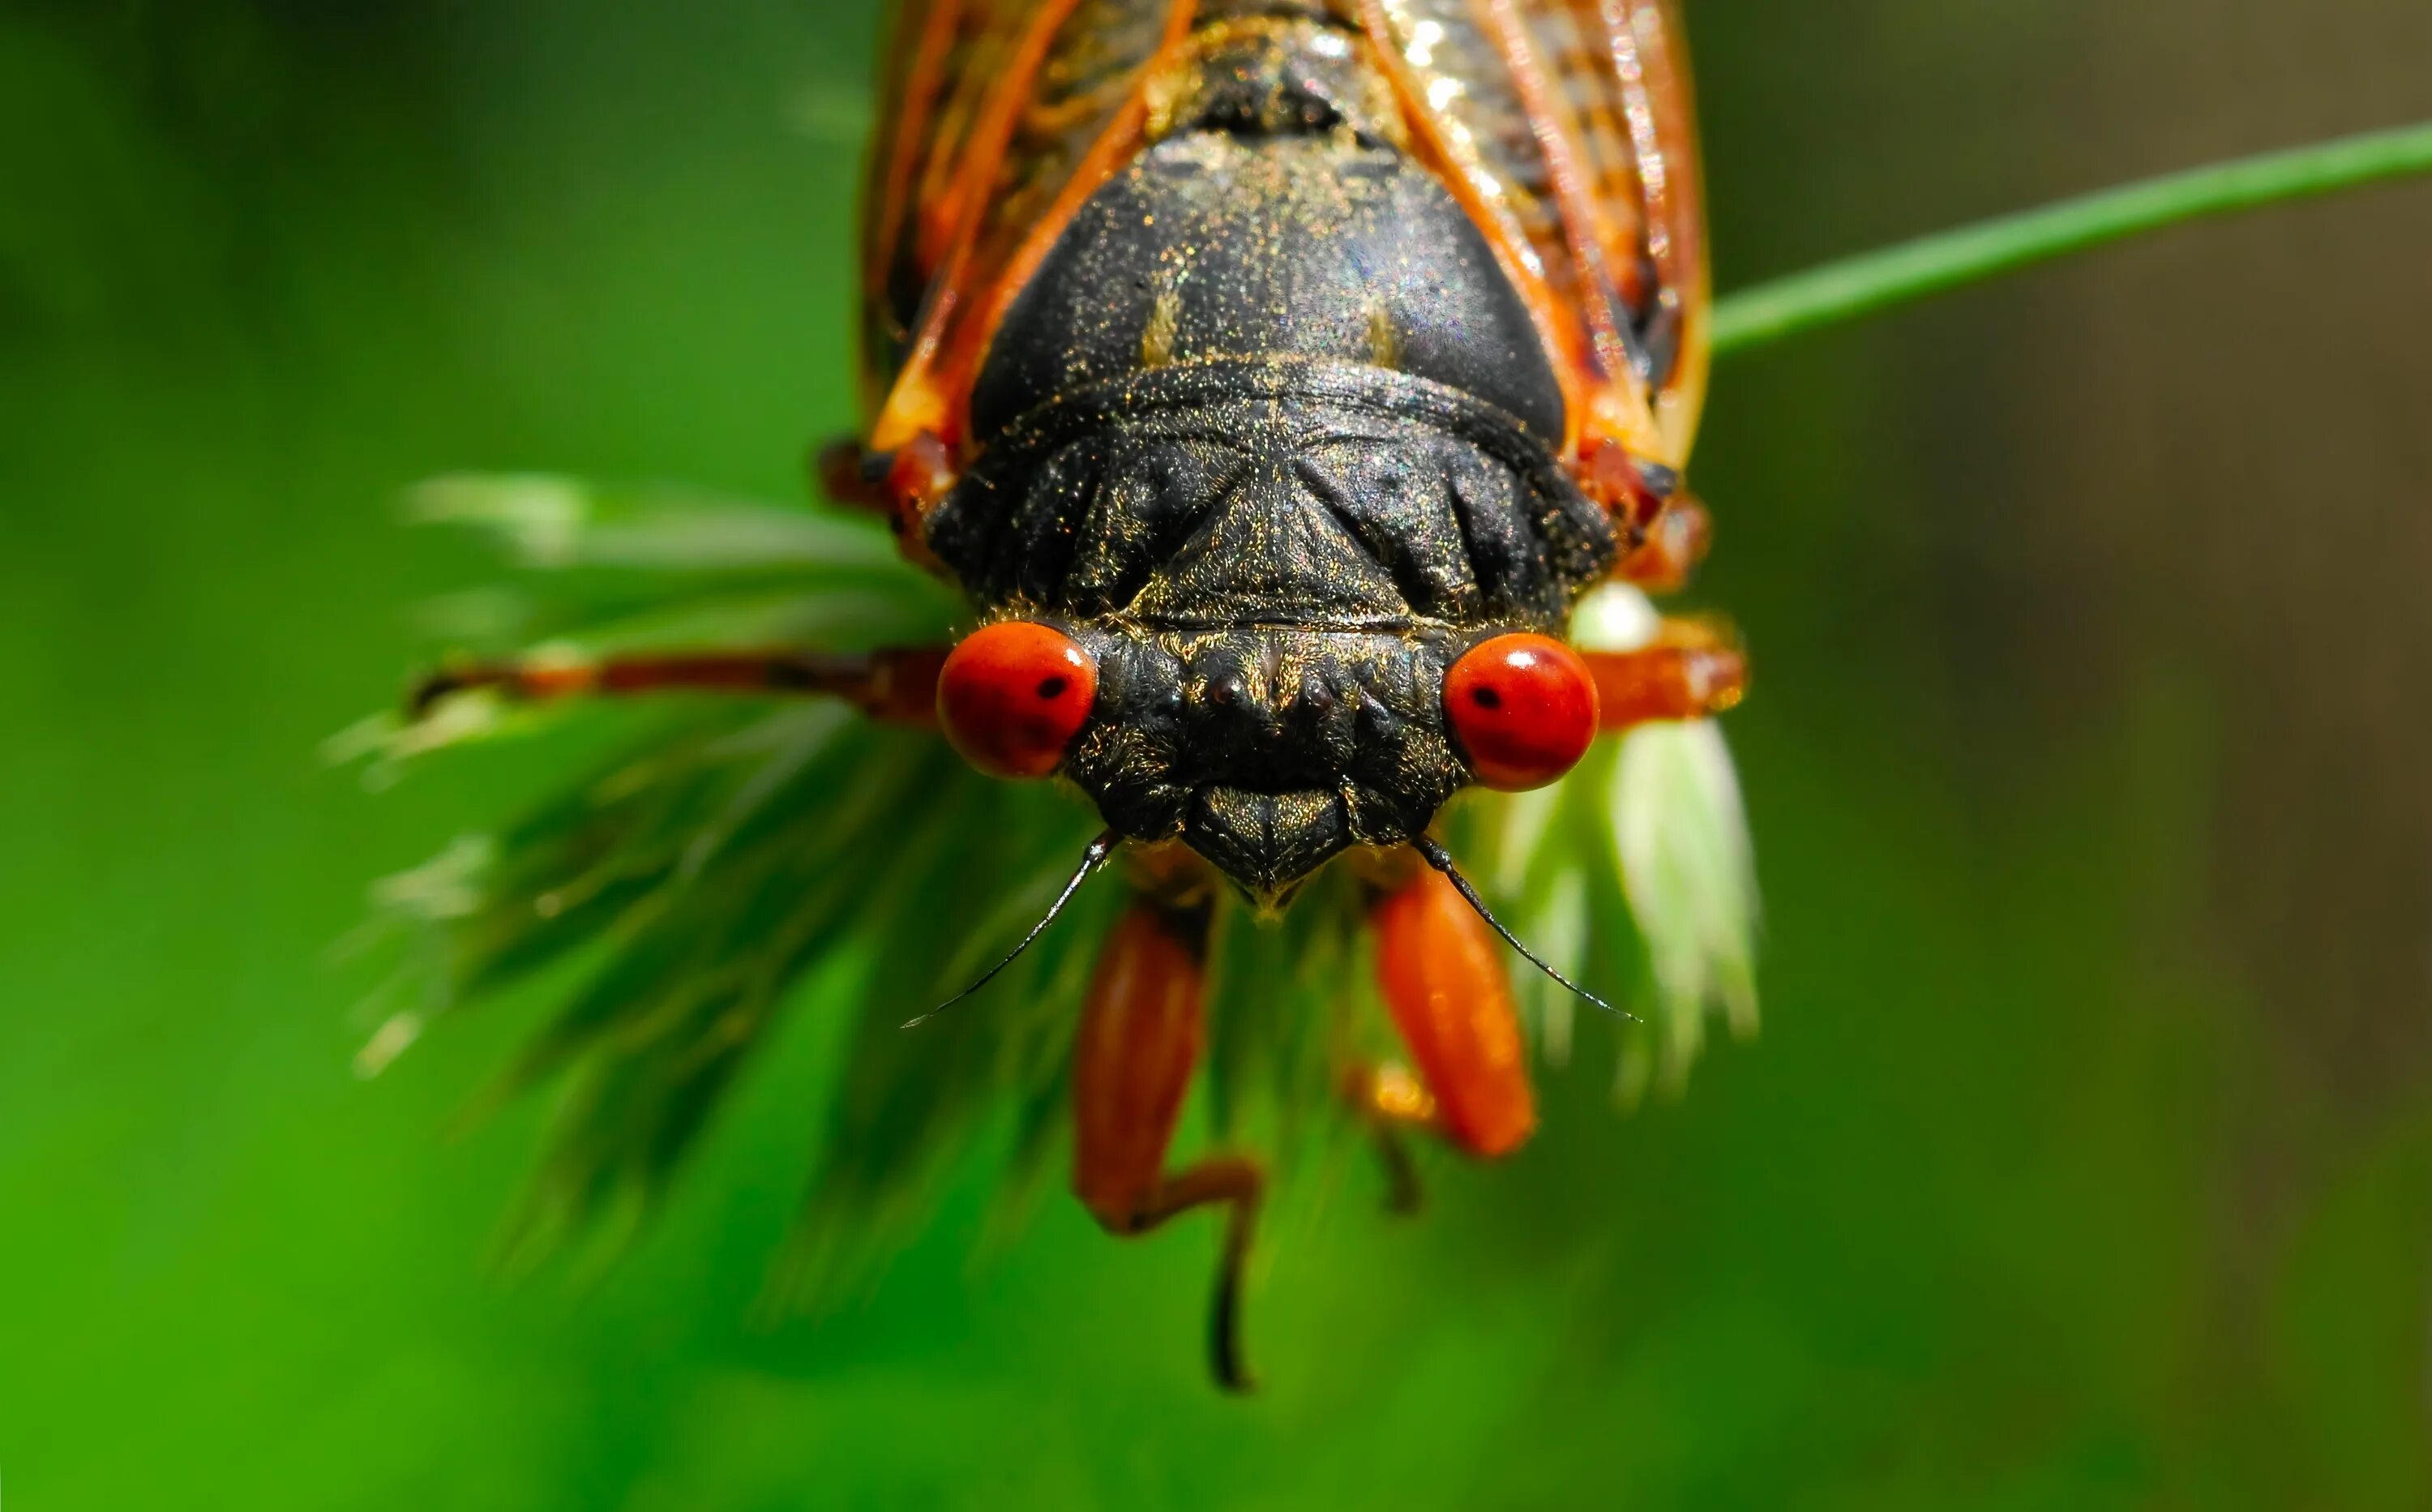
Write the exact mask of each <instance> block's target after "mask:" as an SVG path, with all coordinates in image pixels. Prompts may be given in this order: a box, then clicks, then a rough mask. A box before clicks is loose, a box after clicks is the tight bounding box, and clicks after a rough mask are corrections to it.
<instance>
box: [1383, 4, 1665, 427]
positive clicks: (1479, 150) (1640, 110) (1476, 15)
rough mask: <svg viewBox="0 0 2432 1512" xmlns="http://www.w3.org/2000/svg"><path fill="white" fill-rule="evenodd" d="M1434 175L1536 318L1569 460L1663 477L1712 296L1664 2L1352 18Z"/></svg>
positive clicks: (1404, 7) (1450, 8)
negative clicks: (1566, 423)
mask: <svg viewBox="0 0 2432 1512" xmlns="http://www.w3.org/2000/svg"><path fill="white" fill-rule="evenodd" d="M1358 5H1359V8H1360V15H1361V19H1362V23H1363V25H1365V27H1366V29H1367V30H1368V32H1369V33H1370V35H1371V37H1372V38H1373V39H1374V40H1375V41H1376V43H1377V46H1378V50H1379V52H1380V54H1381V55H1382V56H1383V59H1384V61H1385V64H1386V66H1387V69H1388V71H1389V72H1390V73H1391V74H1392V75H1393V81H1394V83H1395V85H1396V87H1397V89H1398V90H1399V91H1400V93H1402V95H1403V100H1404V107H1405V110H1406V111H1407V112H1408V113H1409V114H1410V117H1411V119H1412V122H1413V126H1414V127H1415V134H1416V136H1417V137H1418V139H1419V143H1418V144H1419V145H1420V147H1421V148H1422V149H1423V150H1425V151H1427V152H1428V153H1429V154H1430V155H1431V156H1432V157H1434V158H1435V159H1436V160H1438V162H1439V166H1440V168H1441V169H1442V171H1444V173H1445V174H1446V176H1447V178H1449V179H1451V180H1452V187H1453V188H1454V189H1455V191H1456V192H1457V193H1459V194H1460V195H1461V197H1462V199H1463V202H1464V203H1465V204H1466V205H1467V206H1468V207H1469V209H1470V211H1471V212H1472V214H1473V215H1474V216H1476V218H1477V219H1478V222H1479V224H1480V225H1481V227H1482V228H1483V229H1485V230H1486V232H1487V233H1488V235H1489V236H1490V238H1492V239H1493V240H1495V242H1496V243H1497V245H1498V246H1499V248H1500V250H1501V251H1502V252H1503V254H1504V258H1505V265H1506V267H1507V269H1508V270H1510V271H1511V272H1512V274H1513V277H1514V280H1515V281H1516V282H1517V283H1518V284H1519V285H1520V288H1521V292H1522V294H1523V295H1524V296H1525V297H1528V300H1529V302H1530V303H1531V304H1532V305H1533V306H1534V307H1536V309H1537V311H1538V314H1539V322H1540V325H1541V327H1542V328H1543V329H1544V330H1545V332H1546V335H1547V340H1548V344H1549V346H1550V347H1551V348H1553V355H1554V356H1555V358H1556V361H1557V364H1558V365H1559V366H1561V367H1562V370H1563V372H1564V376H1565V381H1566V386H1567V387H1568V388H1569V390H1570V398H1571V399H1572V401H1573V402H1572V405H1571V409H1572V416H1573V417H1572V427H1573V430H1574V432H1575V433H1574V435H1573V436H1572V437H1571V440H1572V441H1573V442H1574V444H1584V443H1588V442H1593V441H1594V440H1596V439H1612V440H1615V441H1618V442H1620V443H1621V444H1622V445H1624V446H1625V447H1627V448H1628V449H1629V450H1630V451H1631V452H1632V453H1633V454H1635V455H1637V456H1639V457H1641V458H1643V459H1646V460H1648V461H1653V462H1659V463H1662V464H1664V465H1665V466H1668V467H1675V468H1677V467H1680V466H1681V465H1682V464H1683V463H1684V462H1685V461H1686V460H1687V455H1688V451H1689V446H1690V442H1691V440H1692V438H1693V436H1694V435H1695V433H1696V430H1697V414H1698V411H1699V409H1700V407H1701V405H1702V403H1703V399H1704V394H1705V386H1706V369H1707V362H1708V349H1709V334H1708V323H1709V322H1708V306H1709V302H1710V293H1709V282H1708V276H1707V271H1706V237H1705V220H1704V207H1703V202H1702V198H1701V195H1700V188H1701V184H1700V179H1701V174H1700V171H1699V166H1698V161H1697V127H1696V112H1695V110H1694V109H1693V106H1692V100H1691V93H1690V86H1689V72H1688V54H1687V49H1686V44H1685V42H1684V40H1683V37H1682V33H1681V29H1680V17H1679V13H1678V11H1677V9H1676V8H1675V7H1674V5H1673V4H1672V3H1671V0H1358Z"/></svg>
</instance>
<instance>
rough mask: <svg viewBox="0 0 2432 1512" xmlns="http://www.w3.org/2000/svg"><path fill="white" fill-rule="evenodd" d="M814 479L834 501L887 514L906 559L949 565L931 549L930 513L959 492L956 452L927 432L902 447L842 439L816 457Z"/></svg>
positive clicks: (930, 567)
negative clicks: (872, 446) (878, 446)
mask: <svg viewBox="0 0 2432 1512" xmlns="http://www.w3.org/2000/svg"><path fill="white" fill-rule="evenodd" d="M811 472H812V480H813V482H814V483H815V484H817V485H818V487H819V493H820V494H821V495H822V496H823V497H824V498H826V499H827V501H829V502H831V503H836V504H843V505H845V506H847V507H849V508H853V509H866V510H868V511H870V513H872V514H875V515H880V516H883V517H885V518H886V520H887V525H888V527H889V528H890V529H892V530H893V531H894V532H895V543H896V546H897V547H898V548H899V549H900V550H901V551H902V552H904V559H905V560H906V561H909V562H911V563H912V564H913V565H914V566H916V567H919V568H921V569H925V570H927V571H931V572H940V571H943V570H944V569H943V565H942V564H941V563H939V562H938V560H937V556H936V554H935V553H933V552H931V551H930V550H929V515H930V513H931V511H933V510H935V509H936V508H937V505H938V504H939V503H940V502H941V501H944V499H945V497H946V495H948V494H950V493H952V492H954V481H955V471H954V454H953V453H952V451H950V450H948V449H947V447H946V444H945V443H944V442H942V441H940V440H938V439H937V437H936V436H935V435H932V434H929V433H922V434H920V436H918V437H917V438H915V439H914V440H913V441H912V442H911V444H910V445H908V446H905V447H904V449H903V450H898V451H872V450H870V449H869V448H868V447H866V446H864V445H862V444H861V443H860V442H859V441H852V440H847V441H836V442H832V443H830V444H829V445H827V446H825V447H822V448H820V449H819V450H818V451H817V452H816V453H814V454H813V456H812V460H811Z"/></svg>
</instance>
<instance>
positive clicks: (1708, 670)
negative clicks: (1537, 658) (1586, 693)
mask: <svg viewBox="0 0 2432 1512" xmlns="http://www.w3.org/2000/svg"><path fill="white" fill-rule="evenodd" d="M1579 658H1580V659H1581V660H1582V661H1585V662H1586V663H1587V664H1588V672H1589V675H1591V676H1593V677H1594V678H1595V679H1596V705H1597V709H1598V714H1597V724H1598V727H1599V728H1601V729H1602V730H1604V731H1605V732H1606V733H1607V734H1611V733H1613V732H1615V731H1620V730H1627V729H1630V728H1631V727H1633V726H1635V725H1640V724H1647V723H1650V722H1655V721H1659V720H1695V719H1703V718H1705V717H1706V716H1707V715H1709V714H1720V713H1722V712H1723V711H1724V710H1726V709H1729V708H1731V707H1734V706H1735V705H1738V703H1739V701H1740V699H1741V697H1742V696H1743V695H1744V694H1745V693H1746V692H1747V691H1748V657H1747V656H1746V655H1745V654H1743V653H1742V652H1741V651H1740V650H1739V648H1738V647H1737V646H1735V645H1733V644H1731V641H1730V640H1729V639H1728V638H1726V637H1724V636H1722V635H1721V634H1719V633H1717V632H1716V631H1714V629H1712V628H1710V627H1708V626H1705V625H1701V624H1698V623H1697V622H1695V621H1693V620H1664V629H1663V631H1662V634H1661V635H1660V637H1658V639H1657V640H1656V642H1655V643H1654V644H1653V645H1650V646H1644V647H1641V648H1640V649H1638V650H1636V651H1582V652H1580V653H1579Z"/></svg>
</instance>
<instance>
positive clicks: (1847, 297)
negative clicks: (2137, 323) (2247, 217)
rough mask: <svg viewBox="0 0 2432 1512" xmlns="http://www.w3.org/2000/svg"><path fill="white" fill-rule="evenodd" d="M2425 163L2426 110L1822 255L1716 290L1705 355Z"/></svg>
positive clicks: (2430, 126)
mask: <svg viewBox="0 0 2432 1512" xmlns="http://www.w3.org/2000/svg"><path fill="white" fill-rule="evenodd" d="M2427 172H2432V122H2424V123H2421V124H2418V125H2415V126H2408V127H2397V128H2395V129H2392V130H2388V131H2374V132H2369V133H2366V134H2365V135H2362V136H2352V137H2340V138H2339V139H2337V140H2335V141H2330V142H2322V143H2317V144H2313V145H2311V146H2305V147H2294V148H2291V149H2289V150H2288V151H2285V152H2272V153H2266V154H2264V155H2263V156H2261V157H2255V158H2241V159H2238V161H2234V162H2222V163H2215V164H2213V165H2212V166H2210V167H2204V168H2196V169H2191V170H2189V171H2187V172H2186V173H2176V174H2169V175H2166V176H2164V177H2162V178H2148V179H2146V180H2144V181H2142V182H2140V183H2133V184H2123V185H2121V186H2120V187H2119V188H2117V189H2106V190H2103V191H2101V192H2100V193H2097V194H2091V195H2082V196H2080V197H2078V198H2075V199H2065V200H2062V201H2061V202H2060V203H2058V204H2055V205H2047V206H2045V207H2043V208H2041V209H2039V210H2029V211H2021V212H2018V213H2016V214H2011V215H2003V216H2000V217H1998V218H1996V219H1993V220H1988V221H1983V222H1980V223H1978V224H1976V225H1974V226H1963V227H1961V228H1959V229H1956V230H1950V231H1943V232H1941V233H1939V234H1936V235H1933V236H1928V237H1924V238H1921V239H1919V240H1917V241H1914V242H1908V243H1904V244H1902V245H1900V246H1890V247H1885V248H1883V250H1881V251H1877V252H1867V253H1863V254H1861V255H1859V256H1857V257H1852V258H1847V259H1844V260H1842V261H1840V262H1837V263H1826V264H1824V265H1823V266H1822V267H1819V268H1813V269H1810V270H1809V271H1807V272H1805V273H1797V274H1793V275H1791V276H1790V277H1788V278H1785V279H1778V280H1774V281H1773V282H1770V283H1761V284H1758V285H1757V286H1756V287H1755V288H1752V289H1746V290H1742V291H1741V292H1739V293H1737V294H1733V295H1729V296H1726V297H1723V298H1722V299H1720V300H1718V301H1716V304H1715V308H1714V351H1715V354H1716V355H1717V356H1720V355H1723V354H1726V353H1730V352H1734V351H1743V350H1746V349H1748V348H1754V347H1763V346H1765V345H1768V344H1770V343H1772V342H1777V341H1781V340H1783V339H1784V338H1786V337H1790V336H1795V335H1798V334H1799V333H1800V332H1801V331H1813V330H1816V328H1818V327H1821V326H1830V325H1836V324H1839V323H1840V322H1842V321H1845V320H1854V319H1856V318H1857V317H1859V316H1860V315H1865V314H1872V313H1873V312H1875V311H1877V310H1882V309H1885V308H1887V307H1889V306H1892V305H1896V304H1904V303H1906V302H1908V301H1909V300H1912V299H1921V298H1923V297H1926V296H1927V295H1931V294H1938V293H1940V292H1942V291H1943V290H1945V289H1953V288H1957V287H1959V286H1960V285H1962V284H1968V283H1974V282H1978V281H1980V280H1984V279H1989V278H1992V277H1994V276H1996V275H1998V274H2002V273H2008V272H2012V271H2014V270H2016V269H2018V268H2022V267H2028V266H2031V265H2033V264H2035V263H2042V262H2047V261H2049V260H2051V259H2052V258H2057V257H2066V256H2068V255H2069V254H2070V253H2072V252H2083V251H2086V250H2087V249H2089V248H2091V247H2096V246H2103V245H2104V244H2106V243H2109V242H2116V241H2120V240H2121V239H2123V238H2126V237H2130V236H2136V235H2139V234H2141V233H2143V232H2146V231H2152V230H2158V229H2162V228H2163V227H2166V226H2175V225H2177V224H2179V223H2180V222H2182V221H2189V220H2196V219H2200V218H2202V217H2204V216H2207V215H2222V214H2228V213H2231V212H2237V211H2241V210H2255V209H2259V208H2261V207H2263V206H2266V205H2275V204H2279V203H2282V202H2283V201H2287V200H2294V199H2305V198H2310V197H2312V196H2314V195H2327V194H2332V193H2335V192H2337V191H2339V190H2342V189H2353V188H2356V187H2358V186H2361V185H2364V184H2370V183H2376V182H2379V181H2381V180H2383V179H2387V178H2403V177H2405V176H2407V175H2409V174H2420V173H2427Z"/></svg>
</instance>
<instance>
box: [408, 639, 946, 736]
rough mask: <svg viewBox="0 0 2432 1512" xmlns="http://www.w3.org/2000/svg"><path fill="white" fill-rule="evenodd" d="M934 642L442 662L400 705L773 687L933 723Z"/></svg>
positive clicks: (418, 711) (941, 654)
mask: <svg viewBox="0 0 2432 1512" xmlns="http://www.w3.org/2000/svg"><path fill="white" fill-rule="evenodd" d="M945 659H946V652H945V648H943V647H940V646H899V647H893V648H889V649H887V650H882V651H871V652H861V653H853V654H838V653H822V652H803V651H715V652H685V653H673V654H649V655H632V656H608V657H602V658H600V659H598V660H595V661H554V660H548V659H539V658H535V659H530V660H514V661H489V662H467V663H464V664H462V665H459V666H453V667H443V668H441V669H440V670H439V671H435V672H432V673H431V674H430V675H429V676H426V677H424V678H423V679H422V680H421V681H420V682H419V683H417V684H415V685H414V689H413V691H412V692H411V693H409V694H408V695H407V698H406V711H407V713H408V715H409V716H410V717H412V718H414V719H420V718H422V717H423V716H425V715H427V714H429V713H430V712H431V710H432V709H433V708H435V707H437V706H438V705H440V704H441V703H442V702H443V701H445V700H447V699H448V698H451V697H454V696H455V695H457V694H459V693H466V692H471V691H473V690H475V689H477V688H493V689H496V690H498V691H499V692H502V693H504V694H506V695H507V696H508V697H510V698H515V699H520V700H527V701H535V702H536V701H541V700H547V699H559V698H576V697H626V696H631V695H633V694H639V693H662V692H706V693H746V694H749V693H780V694H814V695H823V696H826V697H831V698H841V699H843V700H845V701H846V702H847V703H850V704H852V705H854V706H856V707H858V708H860V709H861V710H862V711H863V712H865V713H867V714H869V715H870V716H871V717H872V718H874V719H880V720H886V721H888V722H893V723H899V724H931V723H934V722H936V720H937V669H938V668H939V667H941V666H943V665H944V664H945Z"/></svg>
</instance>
